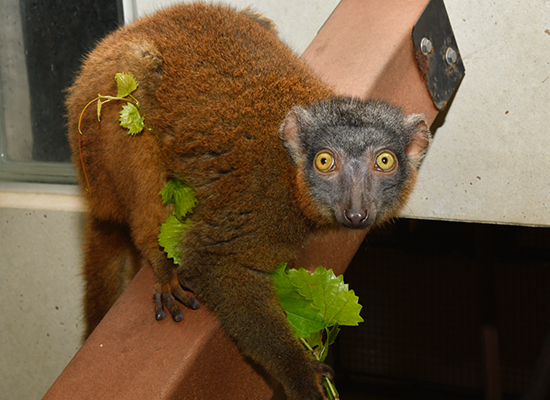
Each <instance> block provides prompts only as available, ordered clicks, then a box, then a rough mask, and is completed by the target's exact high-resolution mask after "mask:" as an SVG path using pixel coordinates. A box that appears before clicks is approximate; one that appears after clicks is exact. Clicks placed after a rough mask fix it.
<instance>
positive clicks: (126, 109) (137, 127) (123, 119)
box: [118, 102, 144, 135]
mask: <svg viewBox="0 0 550 400" xmlns="http://www.w3.org/2000/svg"><path fill="white" fill-rule="evenodd" d="M143 119H144V118H143V117H142V116H141V115H140V113H139V110H138V108H137V107H136V106H135V105H133V104H132V103H130V102H128V103H127V104H126V105H125V106H122V110H121V111H120V118H119V119H118V120H119V121H120V125H121V126H122V127H124V128H126V129H128V134H130V135H135V134H137V133H140V132H141V131H142V130H143V127H144V124H143Z"/></svg>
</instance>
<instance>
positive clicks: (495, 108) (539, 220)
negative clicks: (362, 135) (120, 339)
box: [0, 0, 550, 400]
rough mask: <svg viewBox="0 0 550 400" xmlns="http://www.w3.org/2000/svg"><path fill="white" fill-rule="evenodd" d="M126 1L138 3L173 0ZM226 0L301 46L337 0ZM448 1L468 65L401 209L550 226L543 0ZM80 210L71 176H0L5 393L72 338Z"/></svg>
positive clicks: (14, 393)
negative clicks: (30, 183)
mask: <svg viewBox="0 0 550 400" xmlns="http://www.w3.org/2000/svg"><path fill="white" fill-rule="evenodd" d="M124 1H125V3H128V4H133V3H135V5H136V15H137V14H139V15H143V14H144V13H148V12H150V11H151V10H153V9H154V8H155V7H156V6H153V4H156V5H164V4H167V3H168V1H158V0H157V1H153V0H124ZM231 3H233V4H235V5H236V6H237V7H240V8H243V7H244V6H246V5H250V4H252V5H254V6H255V7H256V8H257V10H259V11H261V12H263V13H265V14H267V15H268V16H270V17H272V18H273V19H274V20H275V22H276V23H277V25H278V27H279V29H280V31H281V33H282V37H283V40H284V41H286V42H287V43H288V44H289V45H290V46H291V47H292V48H293V49H294V50H295V51H296V52H298V53H301V52H302V51H303V50H304V49H305V47H306V45H307V43H309V42H310V41H311V40H312V38H313V37H314V36H315V33H316V32H317V30H318V29H319V28H320V27H321V25H322V23H323V22H324V20H325V19H326V18H327V17H328V16H329V15H330V13H331V11H332V9H333V8H334V7H335V5H336V4H337V0H330V1H327V0H323V1H314V0H308V1H293V0H278V1H268V0H256V1H253V0H250V1H245V0H242V1H241V0H235V1H231ZM446 5H447V9H448V11H449V15H450V19H451V22H452V25H453V28H454V31H455V36H456V38H457V40H458V44H459V46H460V50H461V52H462V55H463V58H464V63H465V66H466V77H465V79H464V81H463V83H462V85H461V87H460V89H459V92H458V93H457V95H456V98H455V99H454V102H453V103H452V105H451V108H450V110H449V112H448V114H447V115H446V118H445V122H444V124H443V126H442V127H441V128H439V129H438V131H437V135H436V138H435V140H434V143H433V146H432V148H431V149H430V151H429V154H428V156H427V158H426V160H425V163H424V164H423V166H422V170H421V173H420V179H419V185H418V189H417V190H416V191H415V194H414V196H413V199H412V200H411V203H410V205H409V207H408V208H407V210H406V214H407V215H409V216H413V217H419V218H442V219H456V220H478V221H492V222H500V223H525V224H532V225H546V226H549V225H550V213H549V212H548V211H549V210H548V206H549V204H550V197H549V190H550V185H549V182H548V181H549V180H550V179H549V178H550V177H549V174H550V173H549V171H550V132H549V130H550V128H549V127H550V33H548V32H550V0H524V1H522V2H479V1H473V0H446ZM546 30H548V32H546ZM365 40H368V38H365ZM25 190H27V191H25ZM28 190H30V192H29V191H28ZM35 192H46V193H42V194H36V193H35ZM48 193H49V194H48ZM51 193H61V194H60V195H57V196H54V195H52V194H51ZM81 210H82V206H81V204H80V203H79V200H78V196H77V194H76V191H75V190H74V188H60V187H55V186H53V187H52V186H39V187H31V188H30V189H29V188H27V189H24V188H22V187H14V186H12V185H7V186H6V185H3V186H0V227H1V228H0V280H1V283H2V290H1V291H0V398H6V399H20V400H27V399H28V400H31V399H39V398H40V397H41V395H42V394H43V393H44V392H45V391H46V390H47V388H48V387H49V386H50V384H51V383H52V382H53V380H54V379H55V377H56V376H57V375H58V374H59V373H60V372H61V370H62V369H63V367H64V365H66V363H67V362H68V361H69V359H70V357H71V356H72V355H73V354H74V352H75V351H76V349H77V347H78V342H79V336H80V333H81V330H82V324H81V318H82V317H81V312H80V298H81V287H82V282H81V280H80V278H79V266H80V263H81V253H80V250H79V249H80V244H81V240H80V239H81V235H82V227H83V214H82V212H81Z"/></svg>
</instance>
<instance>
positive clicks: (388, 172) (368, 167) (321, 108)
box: [281, 98, 430, 228]
mask: <svg viewBox="0 0 550 400" xmlns="http://www.w3.org/2000/svg"><path fill="white" fill-rule="evenodd" d="M285 125H286V126H287V128H288V127H291V128H292V127H293V128H294V130H293V129H287V131H289V132H286V133H285ZM281 132H282V135H283V138H284V140H285V145H286V146H287V148H288V149H289V151H290V154H291V156H292V157H293V159H294V161H295V163H296V165H298V166H299V167H300V168H302V169H303V174H304V177H305V180H306V182H307V184H308V186H309V189H310V192H311V195H312V197H313V199H314V201H315V203H316V204H317V205H318V206H319V208H320V209H321V210H322V211H323V213H324V214H326V215H328V214H330V215H331V216H333V217H334V219H336V221H338V222H339V223H340V224H342V225H344V226H347V227H349V228H366V227H368V226H371V225H373V224H374V223H377V222H381V221H384V220H386V219H388V218H391V217H393V216H395V214H396V213H397V211H398V210H399V209H400V208H401V207H402V205H403V203H404V201H405V198H406V196H407V195H408V193H409V192H410V189H411V188H412V185H413V183H414V180H415V177H416V166H417V164H418V162H419V161H420V159H421V158H422V156H423V154H424V151H425V149H426V147H427V146H428V144H429V142H430V133H429V130H428V129H427V126H426V123H425V122H424V119H423V117H422V116H419V115H411V116H408V117H406V116H405V115H403V113H402V112H401V111H400V110H399V109H397V108H396V107H393V106H390V105H388V104H386V103H381V102H374V101H367V102H365V101H360V100H356V99H350V98H334V99H331V100H327V101H323V102H320V103H318V104H316V105H314V106H312V107H311V108H309V109H307V110H306V109H303V108H296V109H294V110H293V111H291V113H290V114H289V116H288V117H287V120H286V121H285V124H283V127H282V129H281Z"/></svg>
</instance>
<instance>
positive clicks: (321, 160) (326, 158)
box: [315, 150, 334, 172]
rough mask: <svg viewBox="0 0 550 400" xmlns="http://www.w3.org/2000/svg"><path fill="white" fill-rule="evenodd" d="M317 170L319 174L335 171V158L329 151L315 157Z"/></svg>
mask: <svg viewBox="0 0 550 400" xmlns="http://www.w3.org/2000/svg"><path fill="white" fill-rule="evenodd" d="M315 168H316V169H317V171H319V172H330V171H332V170H333V169H334V157H333V156H332V154H330V153H329V152H328V151H326V150H323V151H321V152H319V153H317V155H316V156H315Z"/></svg>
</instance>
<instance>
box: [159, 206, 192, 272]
mask: <svg viewBox="0 0 550 400" xmlns="http://www.w3.org/2000/svg"><path fill="white" fill-rule="evenodd" d="M190 226H191V222H189V221H188V220H187V221H184V222H182V221H180V220H179V219H178V218H177V217H176V216H175V215H170V216H169V217H168V218H167V219H166V222H165V223H164V224H162V226H161V227H160V234H159V236H158V240H159V245H160V246H161V247H163V248H164V251H165V252H166V254H167V255H168V258H172V259H173V260H174V263H176V264H178V265H180V264H181V262H182V260H183V255H182V252H181V248H180V245H181V242H182V240H183V236H184V234H185V231H186V230H187V229H188V228H189V227H190Z"/></svg>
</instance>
